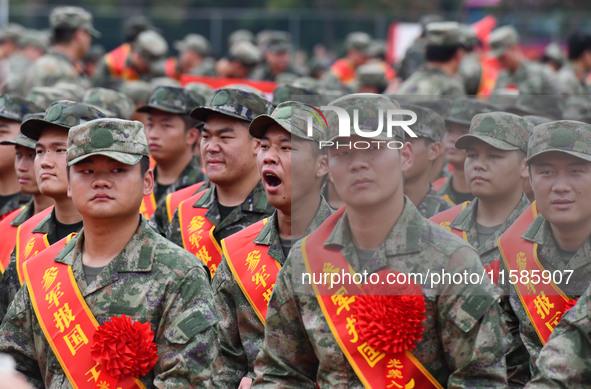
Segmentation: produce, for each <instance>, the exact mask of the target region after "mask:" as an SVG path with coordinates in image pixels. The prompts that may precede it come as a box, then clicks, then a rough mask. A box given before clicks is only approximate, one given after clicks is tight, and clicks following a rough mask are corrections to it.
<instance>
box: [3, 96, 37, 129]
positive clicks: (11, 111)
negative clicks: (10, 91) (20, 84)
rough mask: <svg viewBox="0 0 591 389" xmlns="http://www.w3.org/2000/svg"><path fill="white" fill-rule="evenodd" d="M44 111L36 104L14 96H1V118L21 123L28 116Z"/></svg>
mask: <svg viewBox="0 0 591 389" xmlns="http://www.w3.org/2000/svg"><path fill="white" fill-rule="evenodd" d="M40 111H43V109H42V108H41V107H39V106H37V105H36V104H35V103H33V102H31V101H29V100H26V99H23V98H22V97H19V96H14V95H1V96H0V117H1V118H4V119H7V120H12V121H15V122H18V123H21V122H22V121H23V119H24V117H25V115H26V114H28V113H30V112H40Z"/></svg>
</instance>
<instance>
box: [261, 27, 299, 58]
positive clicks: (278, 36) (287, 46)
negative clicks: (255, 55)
mask: <svg viewBox="0 0 591 389" xmlns="http://www.w3.org/2000/svg"><path fill="white" fill-rule="evenodd" d="M264 49H265V50H266V51H271V52H273V53H282V52H285V51H290V50H292V49H293V47H292V45H291V35H290V34H289V33H288V32H287V31H273V32H272V33H271V35H270V36H269V39H268V41H267V42H265V44H264Z"/></svg>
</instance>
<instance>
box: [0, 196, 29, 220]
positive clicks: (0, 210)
mask: <svg viewBox="0 0 591 389" xmlns="http://www.w3.org/2000/svg"><path fill="white" fill-rule="evenodd" d="M5 198H6V200H5V202H4V204H2V206H0V217H2V216H4V215H6V214H7V213H8V212H11V211H14V210H15V209H18V208H20V207H22V206H23V205H25V204H26V203H27V202H29V200H31V199H32V198H33V197H32V196H31V195H28V194H24V193H22V192H17V193H15V194H13V195H10V196H5Z"/></svg>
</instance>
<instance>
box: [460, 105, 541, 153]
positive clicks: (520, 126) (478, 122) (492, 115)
mask: <svg viewBox="0 0 591 389" xmlns="http://www.w3.org/2000/svg"><path fill="white" fill-rule="evenodd" d="M533 128H534V125H533V123H532V122H530V121H528V120H526V119H524V118H522V117H521V116H518V115H514V114H512V113H507V112H489V113H480V114H478V115H476V116H474V119H472V124H471V125H470V132H469V133H468V134H466V135H462V136H460V137H459V138H458V139H457V140H456V147H457V148H458V149H466V148H468V146H469V145H470V143H471V142H473V141H474V140H476V139H478V140H481V141H483V142H485V143H487V144H489V145H491V146H492V147H494V148H497V149H499V150H507V151H509V150H521V151H523V152H524V153H527V141H528V139H529V134H530V133H531V130H532V129H533Z"/></svg>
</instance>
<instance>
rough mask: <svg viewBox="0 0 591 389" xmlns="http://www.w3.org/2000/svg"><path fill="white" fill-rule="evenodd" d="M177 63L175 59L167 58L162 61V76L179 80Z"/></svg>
mask: <svg viewBox="0 0 591 389" xmlns="http://www.w3.org/2000/svg"><path fill="white" fill-rule="evenodd" d="M177 65H178V61H177V59H176V58H175V57H170V58H167V59H166V61H164V75H165V76H166V77H169V78H174V79H175V80H178V79H179V76H180V73H179V72H178V70H177Z"/></svg>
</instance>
